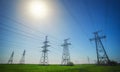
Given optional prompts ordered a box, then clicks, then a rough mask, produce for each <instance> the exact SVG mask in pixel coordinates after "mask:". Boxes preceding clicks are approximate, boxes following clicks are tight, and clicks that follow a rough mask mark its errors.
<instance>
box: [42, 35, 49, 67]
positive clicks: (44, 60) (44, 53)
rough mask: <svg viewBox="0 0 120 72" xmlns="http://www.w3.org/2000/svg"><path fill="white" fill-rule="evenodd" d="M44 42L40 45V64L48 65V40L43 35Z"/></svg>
mask: <svg viewBox="0 0 120 72" xmlns="http://www.w3.org/2000/svg"><path fill="white" fill-rule="evenodd" d="M43 43H44V46H42V48H43V50H42V57H41V60H40V63H41V64H42V65H48V51H49V50H48V49H47V48H48V47H49V46H50V45H48V43H49V41H48V40H47V36H46V37H45V41H44V42H43Z"/></svg>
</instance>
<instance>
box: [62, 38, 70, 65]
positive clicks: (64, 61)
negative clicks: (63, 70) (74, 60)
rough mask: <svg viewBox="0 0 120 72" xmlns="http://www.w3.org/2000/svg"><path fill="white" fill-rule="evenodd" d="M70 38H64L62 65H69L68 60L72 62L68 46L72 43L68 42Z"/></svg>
mask: <svg viewBox="0 0 120 72" xmlns="http://www.w3.org/2000/svg"><path fill="white" fill-rule="evenodd" d="M68 40H69V39H65V40H64V44H62V47H63V54H62V62H61V64H62V65H67V64H68V62H70V53H69V48H68V46H69V45H71V43H68V42H67V41H68Z"/></svg>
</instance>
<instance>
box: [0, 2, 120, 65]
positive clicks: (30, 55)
mask: <svg viewBox="0 0 120 72" xmlns="http://www.w3.org/2000/svg"><path fill="white" fill-rule="evenodd" d="M34 1H40V3H41V5H43V7H42V6H41V7H42V12H41V14H40V16H39V15H35V14H32V13H31V12H30V10H31V4H32V2H34ZM119 3H120V1H119V0H0V63H7V62H8V60H9V58H10V55H11V54H12V52H13V51H14V63H19V61H20V59H21V57H22V53H23V51H24V50H26V55H25V63H35V64H39V63H40V58H41V55H42V52H41V51H42V48H41V47H42V46H43V45H44V44H43V42H44V41H45V36H48V41H49V43H48V44H49V45H50V47H48V49H49V52H48V54H49V56H48V58H49V63H50V64H53V63H55V64H60V63H61V60H62V52H63V47H62V46H61V45H62V44H63V43H64V39H67V38H70V40H69V41H68V42H69V43H71V45H70V46H69V51H70V58H71V61H72V62H74V63H77V64H78V63H88V61H87V57H89V59H90V62H91V63H94V62H96V49H95V42H94V41H92V42H90V40H89V39H90V38H94V34H93V32H95V31H101V32H100V33H99V35H100V36H103V35H106V36H107V38H106V39H102V42H103V45H104V47H105V50H106V52H107V54H108V56H109V58H110V60H115V61H118V62H120V54H119V52H120V44H119V43H120V38H119V37H120V32H119V31H120V30H119V29H120V21H119V20H120V4H119ZM44 5H45V7H44ZM34 6H35V5H34ZM32 11H33V10H32ZM44 14H45V15H44Z"/></svg>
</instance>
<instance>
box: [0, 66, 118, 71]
mask: <svg viewBox="0 0 120 72" xmlns="http://www.w3.org/2000/svg"><path fill="white" fill-rule="evenodd" d="M0 72H120V66H97V65H87V64H82V65H75V66H59V65H50V66H40V65H35V64H25V65H19V64H11V65H10V64H9V65H8V64H0Z"/></svg>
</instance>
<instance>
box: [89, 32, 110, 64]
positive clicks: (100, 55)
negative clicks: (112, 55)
mask: <svg viewBox="0 0 120 72" xmlns="http://www.w3.org/2000/svg"><path fill="white" fill-rule="evenodd" d="M98 33H99V31H98V32H94V35H95V38H92V39H90V41H93V40H94V41H95V45H96V53H97V64H109V63H110V60H109V57H108V55H107V53H106V51H105V49H104V46H103V44H102V41H101V39H104V38H106V36H99V35H98Z"/></svg>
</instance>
